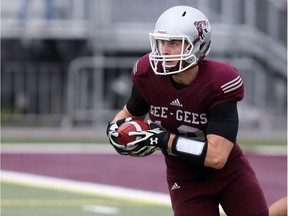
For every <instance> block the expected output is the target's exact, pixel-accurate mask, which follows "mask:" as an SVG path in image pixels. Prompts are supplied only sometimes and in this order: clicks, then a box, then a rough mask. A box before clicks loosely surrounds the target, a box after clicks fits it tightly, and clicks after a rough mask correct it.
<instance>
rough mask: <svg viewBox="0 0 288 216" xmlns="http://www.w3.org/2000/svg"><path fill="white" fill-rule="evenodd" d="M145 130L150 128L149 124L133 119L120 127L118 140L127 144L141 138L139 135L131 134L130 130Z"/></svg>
mask: <svg viewBox="0 0 288 216" xmlns="http://www.w3.org/2000/svg"><path fill="white" fill-rule="evenodd" d="M144 130H149V125H148V124H147V123H146V122H144V121H138V120H133V121H130V122H125V123H123V124H122V125H120V127H119V128H118V134H119V136H118V137H117V141H118V142H119V143H120V144H122V145H126V144H127V143H129V142H133V141H135V140H136V139H139V138H140V137H137V136H129V132H132V131H144Z"/></svg>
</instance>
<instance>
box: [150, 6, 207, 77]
mask: <svg viewBox="0 0 288 216" xmlns="http://www.w3.org/2000/svg"><path fill="white" fill-rule="evenodd" d="M149 36H150V43H151V49H152V52H151V53H150V54H149V60H150V64H151V67H152V69H153V71H154V72H155V74H157V75H170V74H176V73H180V72H183V71H185V70H187V69H188V68H190V67H193V66H194V65H196V64H198V62H199V60H200V59H202V58H204V57H205V56H206V55H207V54H208V53H209V51H210V43H211V25H210V22H209V20H208V19H207V17H206V16H205V15H204V14H203V13H202V12H200V11H199V10H197V9H195V8H193V7H189V6H175V7H172V8H170V9H168V10H166V11H165V12H164V13H163V14H162V15H161V16H160V17H159V19H158V20H157V22H156V25H155V30H154V32H153V33H150V34H149ZM161 40H166V41H172V40H180V41H182V50H181V53H180V54H179V55H163V54H162V53H161V46H160V41H161ZM185 44H186V45H185ZM185 47H186V48H185ZM168 61H170V62H171V61H178V63H177V64H176V65H174V66H173V67H171V66H170V67H169V66H168V65H169V63H168V64H166V62H168Z"/></svg>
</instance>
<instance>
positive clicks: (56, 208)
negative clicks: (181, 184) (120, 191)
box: [1, 182, 173, 216]
mask: <svg viewBox="0 0 288 216" xmlns="http://www.w3.org/2000/svg"><path fill="white" fill-rule="evenodd" d="M109 214H110V215H117V216H135V215H137V216H147V215H151V216H153V215H157V216H172V215H173V213H172V210H171V208H170V207H168V206H167V207H166V206H157V205H148V204H147V203H140V202H127V201H124V200H121V199H112V198H107V197H101V196H96V195H95V196H91V195H87V196H86V195H82V194H77V193H72V192H71V193H70V192H64V191H58V190H51V189H49V190H48V189H44V188H34V187H29V186H25V185H16V184H11V183H7V182H5V183H3V182H2V183H1V215H2V216H51V215H53V216H58V215H59V216H65V215H67V216H91V215H97V216H104V215H106V216H107V215H109Z"/></svg>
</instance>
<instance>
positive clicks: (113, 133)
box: [106, 117, 132, 155]
mask: <svg viewBox="0 0 288 216" xmlns="http://www.w3.org/2000/svg"><path fill="white" fill-rule="evenodd" d="M129 121H132V118H131V117H129V118H124V119H120V120H118V121H117V122H115V123H113V122H108V125H107V129H106V135H107V137H108V139H109V142H110V144H111V145H112V146H113V147H114V149H115V150H116V151H117V152H118V153H119V154H121V155H128V152H127V151H126V150H125V146H124V145H121V144H120V143H118V141H117V137H118V136H119V134H118V128H119V127H120V126H121V125H122V124H123V123H125V122H129Z"/></svg>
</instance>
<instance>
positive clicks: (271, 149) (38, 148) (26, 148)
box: [1, 143, 287, 156]
mask: <svg viewBox="0 0 288 216" xmlns="http://www.w3.org/2000/svg"><path fill="white" fill-rule="evenodd" d="M240 146H241V144H240ZM242 149H243V150H244V152H252V153H255V154H257V155H263V156H285V155H287V146H286V145H282V146H257V147H252V146H251V147H242ZM1 153H19V154H25V153H41V154H81V153H83V154H117V153H116V152H115V150H114V149H113V147H112V146H111V145H110V144H108V143H106V144H105V143H103V144H95V145H94V144H81V143H70V144H63V143H35V144H23V143H21V144H20V143H9V144H1ZM154 154H161V153H160V151H159V152H155V153H154Z"/></svg>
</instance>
